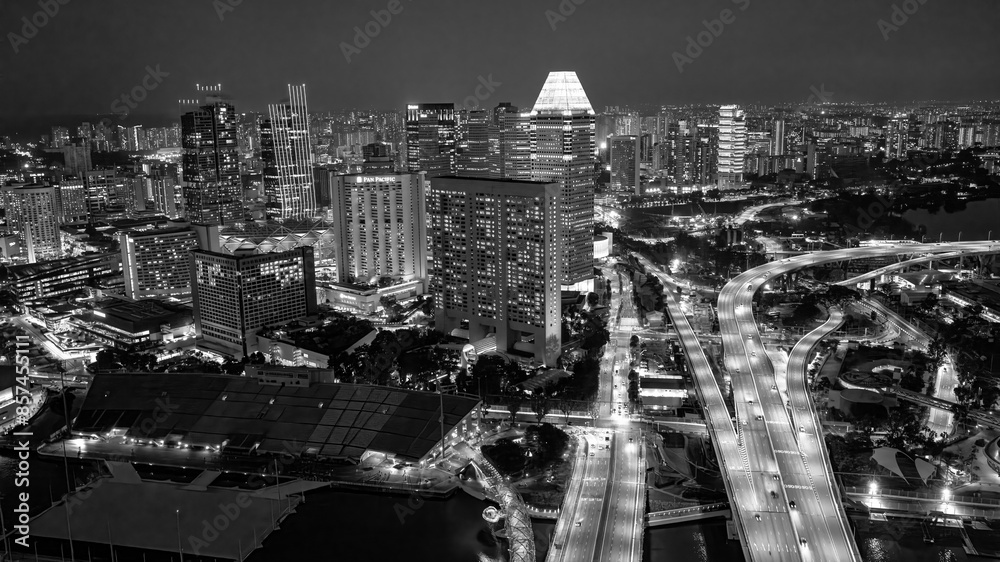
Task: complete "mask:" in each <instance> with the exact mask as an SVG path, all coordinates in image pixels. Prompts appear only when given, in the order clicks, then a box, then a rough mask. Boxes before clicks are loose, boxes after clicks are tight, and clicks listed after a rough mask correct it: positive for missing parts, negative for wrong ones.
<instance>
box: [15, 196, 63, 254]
mask: <svg viewBox="0 0 1000 562" xmlns="http://www.w3.org/2000/svg"><path fill="white" fill-rule="evenodd" d="M2 189H3V196H4V197H3V201H4V212H5V216H6V217H7V227H8V228H9V229H10V230H12V231H13V233H14V234H16V235H17V237H18V240H19V241H20V243H21V248H22V255H24V257H25V258H27V260H28V263H35V262H39V261H46V260H54V259H58V258H60V257H62V237H61V236H60V233H59V209H58V207H59V203H58V201H59V199H58V198H59V195H58V190H57V188H56V187H54V186H51V185H47V186H39V185H10V186H4V187H3V188H2Z"/></svg>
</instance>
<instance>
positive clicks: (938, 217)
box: [903, 199, 1000, 242]
mask: <svg viewBox="0 0 1000 562" xmlns="http://www.w3.org/2000/svg"><path fill="white" fill-rule="evenodd" d="M903 218H904V219H906V220H907V221H908V222H910V223H911V224H913V225H914V226H923V227H925V228H926V229H927V241H928V242H932V241H936V240H938V238H939V237H941V236H942V234H943V238H944V240H957V239H958V236H959V232H961V235H962V240H985V239H986V238H987V236H988V235H989V233H990V231H991V230H992V231H993V236H994V238H1000V199H987V200H985V201H970V202H968V203H964V208H963V209H959V210H957V211H953V212H950V213H948V212H945V211H944V209H943V208H942V209H938V210H937V211H936V212H933V213H932V212H930V211H927V210H926V209H910V210H908V211H906V212H904V213H903Z"/></svg>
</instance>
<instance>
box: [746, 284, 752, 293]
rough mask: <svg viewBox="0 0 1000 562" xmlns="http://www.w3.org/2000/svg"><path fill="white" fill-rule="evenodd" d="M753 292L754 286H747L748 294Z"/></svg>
mask: <svg viewBox="0 0 1000 562" xmlns="http://www.w3.org/2000/svg"><path fill="white" fill-rule="evenodd" d="M752 291H753V285H747V292H748V293H749V292H752Z"/></svg>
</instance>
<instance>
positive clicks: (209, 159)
mask: <svg viewBox="0 0 1000 562" xmlns="http://www.w3.org/2000/svg"><path fill="white" fill-rule="evenodd" d="M206 102H207V103H206V105H204V106H202V107H200V108H198V109H197V110H195V111H191V112H189V113H185V114H184V115H182V116H181V134H182V141H181V145H182V148H183V150H184V154H183V158H182V163H183V174H182V176H181V179H182V180H183V190H184V200H185V208H186V209H187V217H188V219H189V220H191V221H192V222H200V223H206V224H219V225H231V224H234V223H240V222H243V219H244V211H243V185H242V183H241V182H240V165H239V147H238V138H237V128H236V110H235V109H234V108H233V106H232V104H230V103H228V102H227V101H225V100H224V99H223V98H222V97H221V96H210V97H209V98H208V99H207V100H206Z"/></svg>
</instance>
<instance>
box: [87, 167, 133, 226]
mask: <svg viewBox="0 0 1000 562" xmlns="http://www.w3.org/2000/svg"><path fill="white" fill-rule="evenodd" d="M83 182H84V188H85V189H86V197H87V220H88V221H89V222H95V221H98V220H103V219H107V218H120V217H123V216H124V215H125V208H124V206H123V205H121V196H122V193H123V192H124V191H125V190H126V187H125V178H121V177H118V175H117V173H116V172H115V171H114V170H91V171H89V172H86V173H85V174H84V175H83Z"/></svg>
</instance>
